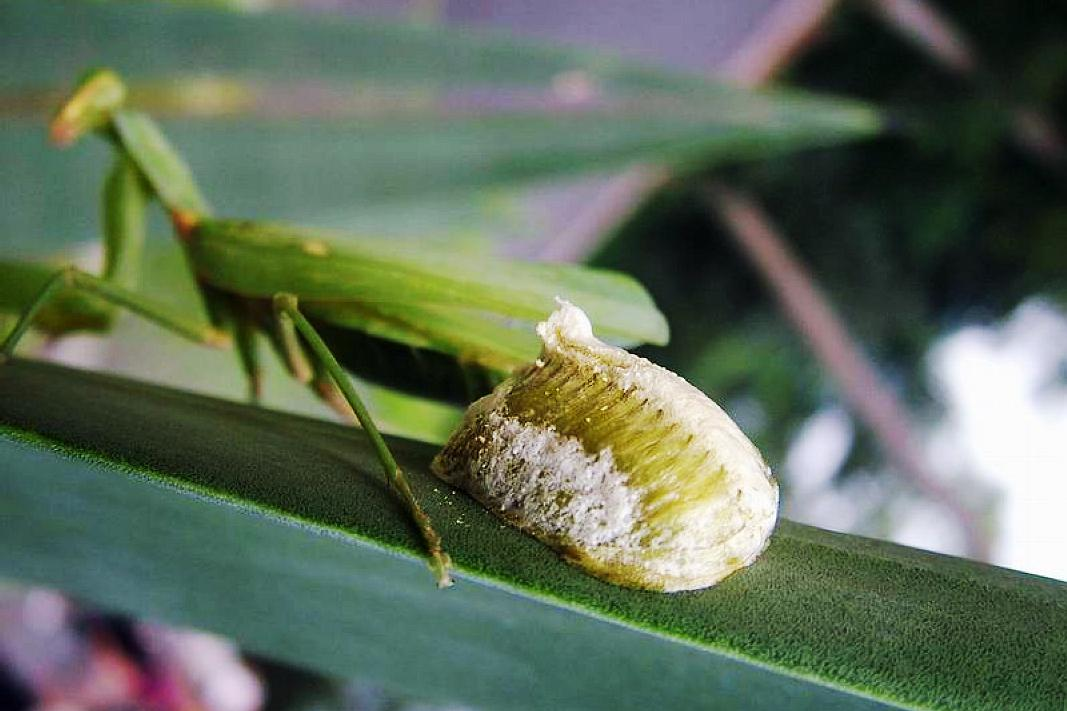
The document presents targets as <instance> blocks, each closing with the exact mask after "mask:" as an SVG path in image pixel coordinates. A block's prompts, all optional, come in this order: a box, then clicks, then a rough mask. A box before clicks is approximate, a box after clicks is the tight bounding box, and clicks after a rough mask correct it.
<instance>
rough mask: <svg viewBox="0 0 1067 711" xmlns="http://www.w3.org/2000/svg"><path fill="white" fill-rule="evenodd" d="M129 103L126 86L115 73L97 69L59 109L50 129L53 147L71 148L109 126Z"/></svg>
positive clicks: (90, 73) (86, 77)
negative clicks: (87, 136)
mask: <svg viewBox="0 0 1067 711" xmlns="http://www.w3.org/2000/svg"><path fill="white" fill-rule="evenodd" d="M125 101H126V84H125V83H123V81H122V79H121V78H120V77H119V75H118V74H116V73H115V72H114V71H112V70H111V69H106V68H100V69H94V70H92V71H90V72H88V73H87V74H85V76H84V77H82V80H81V81H80V82H78V86H77V88H76V89H75V90H74V92H73V93H72V94H71V95H70V97H69V98H68V99H67V100H66V101H65V102H64V103H63V104H62V105H61V106H60V107H59V111H57V112H56V116H55V118H54V119H52V123H51V125H50V126H49V134H50V135H51V137H52V141H53V143H55V144H56V145H59V146H69V145H70V144H72V143H74V142H75V141H76V140H78V139H79V138H81V137H82V136H83V135H84V134H86V133H89V132H90V131H95V130H97V129H99V128H102V127H104V126H107V125H108V124H109V123H110V122H111V114H112V113H113V112H114V111H115V110H116V109H119V108H120V107H122V105H123V104H124V103H125Z"/></svg>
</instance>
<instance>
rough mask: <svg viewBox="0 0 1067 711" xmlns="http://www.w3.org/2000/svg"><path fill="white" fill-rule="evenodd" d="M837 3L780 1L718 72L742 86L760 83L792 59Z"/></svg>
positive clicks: (809, 0) (830, 0) (825, 0)
mask: <svg viewBox="0 0 1067 711" xmlns="http://www.w3.org/2000/svg"><path fill="white" fill-rule="evenodd" d="M836 6H837V0H780V1H779V2H778V3H777V4H775V5H774V7H773V8H771V10H770V11H769V12H767V13H765V14H764V16H763V18H762V19H761V21H760V23H759V25H758V26H757V27H756V29H755V31H754V32H752V33H751V34H750V35H748V37H746V38H745V41H744V42H743V43H742V44H741V46H740V47H738V48H737V49H736V50H734V52H733V54H731V55H730V56H729V57H728V58H727V59H726V61H725V62H724V63H723V65H722V67H721V68H720V69H719V71H718V72H717V73H718V74H719V75H720V76H723V77H725V78H727V79H729V80H731V81H733V82H736V83H737V84H740V85H741V86H749V87H754V86H759V85H760V84H763V83H765V82H767V81H769V80H770V79H772V78H774V76H775V75H776V74H777V73H778V72H779V71H781V70H782V69H783V68H784V67H785V66H787V65H788V64H789V62H790V61H792V59H793V57H795V56H796V55H797V53H798V52H800V51H801V50H802V49H803V48H804V47H806V46H807V45H808V42H810V41H811V38H812V37H814V36H815V33H816V32H817V31H818V29H819V28H820V27H821V26H822V24H823V22H824V21H825V20H826V18H827V17H829V16H830V13H831V12H832V11H833V9H834V8H835V7H836Z"/></svg>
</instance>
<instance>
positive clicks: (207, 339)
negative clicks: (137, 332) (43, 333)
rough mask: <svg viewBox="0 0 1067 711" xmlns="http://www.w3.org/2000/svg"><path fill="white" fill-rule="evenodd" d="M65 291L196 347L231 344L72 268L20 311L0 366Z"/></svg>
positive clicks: (0, 349)
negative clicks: (95, 300) (90, 297)
mask: <svg viewBox="0 0 1067 711" xmlns="http://www.w3.org/2000/svg"><path fill="white" fill-rule="evenodd" d="M64 289H76V290H81V291H84V292H87V293H89V294H93V295H95V296H97V297H99V298H100V299H103V300H104V301H106V302H108V303H111V304H115V305H116V306H120V307H122V308H126V309H129V310H130V311H132V312H134V313H135V314H137V315H139V316H141V317H143V318H145V319H147V320H149V321H152V322H153V323H156V324H158V325H159V326H162V327H163V328H165V329H167V330H168V331H172V332H174V333H176V334H178V335H179V336H183V337H185V338H188V339H189V340H191V341H195V342H196V343H202V344H204V345H208V346H215V347H226V346H229V344H230V337H229V335H227V334H226V333H223V332H222V331H219V330H217V329H215V328H212V327H211V326H205V325H203V324H199V323H196V322H194V321H190V320H189V319H187V318H185V317H184V316H180V315H178V314H175V313H173V312H172V311H171V310H170V309H168V308H167V307H165V306H160V305H159V304H156V303H153V302H152V301H151V300H149V299H146V298H144V297H143V296H141V295H140V294H138V293H136V292H133V291H130V290H129V289H125V288H123V287H121V286H117V285H115V284H112V283H111V282H109V281H106V280H104V279H101V278H99V277H95V276H92V275H91V274H86V273H85V272H83V271H80V270H78V269H76V268H74V267H67V268H66V269H62V270H60V271H59V272H57V273H56V275H55V276H54V277H52V278H51V279H49V280H48V283H47V284H45V285H44V288H42V289H41V291H40V292H39V293H38V294H37V296H36V297H35V298H34V300H33V301H32V302H31V303H30V305H29V306H28V307H27V308H26V310H25V311H23V313H22V316H20V317H19V320H18V321H17V322H16V323H15V328H14V329H13V330H12V331H11V333H9V334H8V336H7V339H5V340H4V343H3V345H0V363H2V362H3V361H4V360H6V359H7V358H8V357H10V356H11V354H12V353H13V352H14V350H15V346H16V345H17V344H18V342H19V340H20V339H21V338H22V337H23V336H24V335H25V334H26V331H28V330H29V328H30V325H31V324H32V323H33V319H34V318H35V317H36V316H37V314H38V313H39V312H40V311H41V309H42V308H44V307H45V305H47V304H48V302H49V301H50V300H51V299H52V298H54V297H55V296H56V295H57V294H59V293H60V292H61V291H63V290H64Z"/></svg>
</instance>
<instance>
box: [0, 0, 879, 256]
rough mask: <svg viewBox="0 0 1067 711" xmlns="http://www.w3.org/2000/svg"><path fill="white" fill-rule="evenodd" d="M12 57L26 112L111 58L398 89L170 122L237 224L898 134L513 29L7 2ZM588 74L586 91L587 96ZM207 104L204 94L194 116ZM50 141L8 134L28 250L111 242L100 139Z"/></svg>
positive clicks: (827, 110)
mask: <svg viewBox="0 0 1067 711" xmlns="http://www.w3.org/2000/svg"><path fill="white" fill-rule="evenodd" d="M0 64H2V65H3V66H5V68H6V71H5V74H4V75H3V77H0V89H2V88H6V90H7V94H6V97H4V96H3V95H0V105H3V106H8V107H10V108H9V110H10V111H11V112H13V113H15V114H17V115H18V114H20V113H21V114H25V111H22V110H20V109H19V107H20V106H22V105H23V103H24V102H23V100H24V99H25V98H26V96H30V95H32V96H38V97H39V96H40V92H41V91H45V90H55V89H59V88H61V87H65V86H68V85H69V84H70V83H71V82H72V81H73V79H74V78H75V77H76V76H78V75H79V74H80V73H81V72H82V71H83V70H84V69H85V68H86V67H89V66H94V65H100V64H108V65H111V66H114V67H115V68H117V69H118V70H119V71H121V72H122V73H124V74H125V75H128V76H130V77H132V78H134V79H142V80H151V81H152V82H155V83H157V84H158V83H160V82H166V81H168V80H171V81H177V82H178V83H177V84H175V85H174V86H175V88H176V90H180V86H181V85H182V84H181V81H184V80H186V79H187V78H188V77H190V76H195V75H197V74H204V73H210V74H211V75H213V76H216V77H221V79H220V80H219V86H221V87H222V88H220V89H218V92H219V93H220V94H221V96H215V98H214V99H213V100H207V103H208V104H211V105H214V104H212V101H216V102H220V103H221V104H222V105H224V106H228V105H229V104H228V103H227V102H228V101H231V100H232V101H236V102H237V104H238V105H240V104H241V101H242V98H241V97H242V96H244V94H245V92H247V91H252V92H253V93H255V91H257V89H256V87H263V86H267V87H271V86H277V85H278V83H279V82H281V83H283V84H284V83H286V82H288V83H289V84H288V85H291V84H292V83H293V82H305V83H308V82H310V83H312V84H313V85H315V84H316V83H317V84H318V85H320V88H321V85H322V83H326V84H327V86H328V88H330V91H328V92H327V93H328V94H330V95H331V96H334V95H340V96H341V97H352V96H356V95H357V93H360V94H370V95H371V98H370V99H369V100H368V103H369V104H371V105H372V107H373V106H374V105H375V99H374V98H373V97H374V96H376V94H375V92H381V91H386V93H387V94H389V95H390V96H392V94H390V92H392V93H394V94H397V96H393V97H392V99H391V100H395V101H394V103H395V105H394V104H392V103H390V101H389V100H387V101H385V108H384V110H379V111H377V113H376V112H375V111H371V112H370V115H362V116H361V115H348V114H346V113H345V112H341V115H339V116H334V117H332V118H322V117H320V118H318V119H312V118H308V119H307V120H302V121H294V120H293V117H292V116H289V117H286V116H278V115H277V113H278V110H277V107H275V108H274V110H273V111H272V110H271V106H270V102H269V101H268V102H267V103H268V105H267V106H265V107H264V106H259V110H258V112H257V113H258V115H257V117H254V118H253V117H251V116H243V115H242V113H241V111H240V110H238V111H237V115H236V117H233V118H230V119H228V120H225V121H210V122H204V121H202V120H201V121H197V120H192V119H188V118H186V119H184V120H181V121H180V122H177V123H172V124H168V125H167V126H166V128H167V132H168V134H169V135H171V137H172V139H173V142H174V144H175V145H176V146H177V147H178V148H179V150H180V151H181V152H182V153H183V154H184V155H185V156H186V157H187V159H188V162H189V164H190V165H191V166H192V168H193V172H194V174H195V175H197V177H198V179H199V181H200V183H201V185H202V186H203V187H204V189H205V192H206V193H207V196H208V198H209V200H210V201H211V202H212V203H213V204H215V205H217V206H219V208H220V210H219V211H220V213H221V214H226V215H232V216H248V217H273V218H285V219H296V220H311V221H314V220H315V219H316V218H317V216H318V215H320V214H324V213H325V214H329V213H334V214H336V213H337V212H338V211H340V210H342V209H345V210H358V209H360V208H362V209H365V210H370V209H378V208H380V207H381V206H382V205H383V204H384V203H394V204H396V203H403V202H411V201H422V200H425V199H427V198H434V197H435V196H441V195H454V196H458V195H461V194H462V195H464V196H465V197H464V199H470V196H469V191H470V190H472V189H483V190H484V189H493V188H497V187H499V186H500V185H507V184H512V183H514V182H515V181H526V180H532V179H536V178H542V177H545V176H550V175H560V174H566V173H573V172H578V171H590V170H600V171H603V170H607V169H610V168H617V167H620V166H625V165H627V164H630V163H633V162H635V161H668V162H671V163H674V164H678V165H681V166H683V167H685V166H696V165H706V164H708V163H709V162H711V161H719V160H724V159H732V158H747V157H755V156H762V155H767V154H770V153H777V152H781V151H785V150H796V149H799V148H803V147H806V146H812V145H825V144H828V143H836V142H840V141H843V140H849V139H854V138H858V137H863V136H867V135H870V134H872V133H875V132H877V131H878V130H879V129H880V119H879V117H878V116H877V115H876V114H875V113H874V112H873V111H872V110H871V109H870V108H868V107H866V106H864V105H860V104H856V103H853V102H848V101H843V100H840V99H832V98H824V97H816V96H809V95H805V94H801V93H796V92H775V93H753V92H748V91H743V90H740V89H736V88H731V87H727V86H724V85H720V84H715V83H712V82H710V81H708V80H707V79H704V78H702V77H699V76H693V75H686V74H680V73H674V72H671V71H668V70H661V69H656V68H648V67H643V66H640V65H635V64H631V63H627V62H624V61H622V60H619V59H617V58H613V57H608V56H601V55H591V54H586V53H581V52H574V51H570V50H562V49H551V48H544V47H537V46H534V45H530V44H528V43H525V42H521V41H517V40H514V39H512V38H506V37H503V36H486V35H479V34H473V33H468V32H462V31H458V30H453V29H445V28H425V27H407V26H393V25H384V24H378V23H375V22H369V21H365V20H359V21H357V20H351V21H345V22H341V21H338V20H336V19H327V18H323V17H303V16H298V15H291V14H275V13H264V14H260V15H254V16H251V15H239V14H232V13H220V12H213V11H207V10H202V9H190V8H174V7H167V6H164V5H160V4H143V3H107V4H100V3H80V2H57V3H47V4H40V3H36V2H29V1H27V0H6V1H4V2H0ZM227 82H229V83H227ZM234 82H236V84H234ZM249 82H251V84H249ZM569 84H576V85H577V86H578V87H579V90H577V94H576V95H575V96H571V94H569V93H568V92H569V91H571V92H573V91H575V90H573V89H566V86H567V85H569ZM561 85H562V88H561ZM226 87H231V89H232V90H231V89H227V88H226ZM250 87H251V88H250ZM299 88H300V86H299V85H297V87H296V90H297V93H296V95H295V96H289V97H288V99H287V101H285V102H283V103H286V105H288V106H289V108H290V110H291V109H292V108H293V106H294V105H295V106H296V108H298V109H299V110H300V111H301V112H303V111H306V112H307V114H306V115H310V116H314V115H315V113H316V109H315V103H316V102H315V100H314V98H311V99H309V98H308V97H307V96H305V95H303V94H300V93H299ZM313 88H314V87H313ZM490 90H491V91H490ZM487 91H488V93H486V92H487ZM27 92H28V94H27ZM35 92H37V93H35ZM331 92H332V93H331ZM135 93H136V92H135ZM20 97H21V98H20ZM235 97H236V98H235ZM387 99H388V97H387ZM204 102H205V99H204V97H203V96H200V95H194V96H192V97H191V98H189V100H188V102H187V103H186V104H185V107H186V110H196V109H197V107H200V108H203V105H204ZM30 103H31V104H33V102H32V101H31V102H30ZM501 103H502V105H498V104H501ZM33 105H34V106H36V104H33ZM321 108H322V107H320V109H321ZM379 108H380V107H379ZM320 112H321V111H320ZM209 113H210V111H209ZM223 113H224V114H225V113H226V111H223ZM325 113H326V114H327V115H329V114H330V110H329V102H327V107H326V110H325ZM357 113H358V112H357ZM268 114H271V115H274V118H270V117H269V116H268ZM298 115H299V116H303V115H305V114H303V113H299V114H298ZM43 138H44V136H43V129H42V128H41V127H40V124H39V123H38V122H37V121H36V120H32V121H31V120H30V119H28V118H26V117H25V116H24V117H23V118H18V119H16V120H14V121H10V122H8V123H7V124H6V125H5V126H4V127H3V128H2V129H0V159H2V161H3V163H4V165H5V166H6V167H5V170H4V171H2V172H0V191H2V192H3V193H4V194H5V195H7V196H8V205H9V206H11V207H10V209H8V210H5V211H4V213H3V214H2V215H0V233H2V234H5V235H6V238H7V239H10V240H12V244H11V248H12V249H17V250H19V251H21V252H23V253H36V254H41V253H45V252H47V251H48V249H49V248H54V247H56V246H59V245H64V244H69V243H70V242H71V241H74V240H78V239H84V238H86V237H89V236H91V235H93V234H95V230H94V229H93V220H92V217H91V216H90V215H89V210H88V209H87V208H86V204H87V201H88V200H89V199H90V196H92V195H94V194H95V191H96V190H97V189H98V187H97V186H98V184H99V182H98V181H99V180H100V178H99V175H100V173H99V168H98V167H97V166H98V165H99V161H100V160H101V157H100V154H101V151H100V147H99V146H95V147H92V148H82V149H79V150H78V151H76V152H72V153H68V154H59V153H57V152H56V151H54V150H52V149H51V148H49V147H47V146H46V145H45V144H44V140H43Z"/></svg>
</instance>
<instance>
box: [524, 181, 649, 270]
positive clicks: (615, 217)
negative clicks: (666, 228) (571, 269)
mask: <svg viewBox="0 0 1067 711" xmlns="http://www.w3.org/2000/svg"><path fill="white" fill-rule="evenodd" d="M669 177H670V172H669V171H668V170H667V169H666V168H664V167H662V166H653V165H638V166H635V167H633V168H630V169H629V170H627V171H626V172H624V173H621V174H619V175H616V176H613V177H612V178H610V179H609V180H608V181H607V182H606V183H605V184H604V186H603V187H602V188H601V190H600V192H599V193H598V194H597V196H596V197H595V198H594V199H593V200H592V202H590V203H589V205H587V206H586V207H585V209H584V210H582V211H581V212H580V213H579V214H578V215H577V216H576V217H575V218H574V220H572V221H571V223H570V224H569V225H567V227H566V228H565V229H563V230H561V231H560V232H558V233H557V234H556V235H555V236H553V237H551V238H549V239H548V241H546V242H545V243H544V244H543V245H542V246H541V247H540V249H539V250H538V253H537V259H538V260H539V261H546V262H580V261H582V260H584V259H585V258H586V257H588V256H589V255H591V254H592V253H593V252H595V251H596V250H597V248H598V247H600V245H601V244H603V242H604V240H605V239H607V237H608V236H609V235H611V234H612V232H613V231H614V230H615V229H616V228H618V227H619V226H620V225H622V224H623V223H625V222H626V221H627V220H628V219H629V218H630V217H631V216H632V215H633V214H634V212H635V211H636V210H637V207H638V205H640V204H641V202H643V201H644V199H645V198H646V197H647V196H648V195H649V194H651V193H652V192H653V191H655V190H657V189H658V188H659V187H661V186H662V185H663V184H664V183H666V182H667V180H668V179H669Z"/></svg>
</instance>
